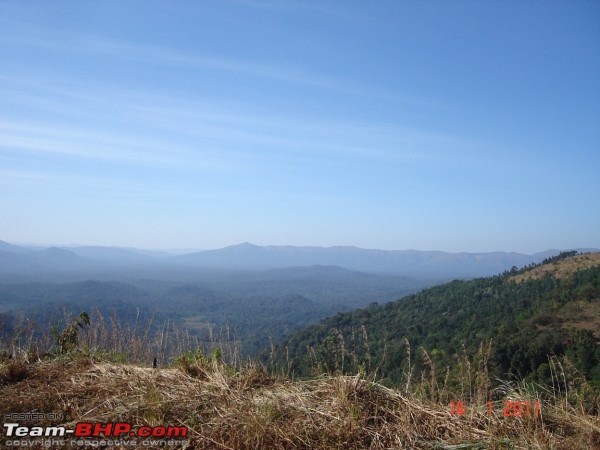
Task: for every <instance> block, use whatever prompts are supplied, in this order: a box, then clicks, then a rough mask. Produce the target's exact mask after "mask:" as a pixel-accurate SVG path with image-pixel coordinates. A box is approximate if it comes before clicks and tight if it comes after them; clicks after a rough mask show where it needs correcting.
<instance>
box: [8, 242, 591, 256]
mask: <svg viewBox="0 0 600 450" xmlns="http://www.w3.org/2000/svg"><path fill="white" fill-rule="evenodd" d="M0 242H6V243H8V244H11V245H16V246H19V247H24V248H28V247H29V248H39V249H46V248H63V249H69V248H73V249H76V248H81V247H98V248H107V249H110V248H114V249H122V250H141V251H148V252H164V253H171V254H182V255H183V254H186V253H194V252H204V251H211V250H222V249H225V248H228V247H236V246H241V245H245V244H249V245H253V246H257V247H296V248H310V247H314V248H324V249H327V248H330V249H331V248H343V247H349V248H357V249H361V250H383V251H409V252H411V251H415V252H442V253H472V254H476V253H519V254H523V255H535V254H539V253H544V252H547V251H569V250H576V249H592V250H598V248H597V247H590V246H579V247H569V248H554V247H553V248H545V249H540V250H538V251H534V252H531V253H528V252H520V251H514V250H503V249H496V250H486V251H477V252H470V251H463V250H459V251H448V250H444V249H419V248H372V247H360V246H357V245H294V244H277V245H274V244H255V243H253V242H248V241H244V242H236V243H232V244H229V245H225V246H222V247H213V248H165V247H163V248H161V247H136V246H132V245H124V246H121V245H94V244H85V243H83V244H82V243H41V242H9V241H6V240H4V239H0Z"/></svg>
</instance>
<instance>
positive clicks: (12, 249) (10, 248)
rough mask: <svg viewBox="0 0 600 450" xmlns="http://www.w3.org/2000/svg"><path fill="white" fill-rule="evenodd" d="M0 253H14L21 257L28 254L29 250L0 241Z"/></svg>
mask: <svg viewBox="0 0 600 450" xmlns="http://www.w3.org/2000/svg"><path fill="white" fill-rule="evenodd" d="M0 252H7V253H13V254H15V255H21V254H23V253H28V252H29V250H28V249H26V248H24V247H19V246H18V245H13V244H9V243H8V242H4V241H0Z"/></svg>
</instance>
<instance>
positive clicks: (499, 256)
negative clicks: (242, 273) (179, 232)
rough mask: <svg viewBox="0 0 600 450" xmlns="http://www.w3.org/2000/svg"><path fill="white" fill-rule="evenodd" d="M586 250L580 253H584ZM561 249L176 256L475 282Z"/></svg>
mask: <svg viewBox="0 0 600 450" xmlns="http://www.w3.org/2000/svg"><path fill="white" fill-rule="evenodd" d="M580 251H581V250H580ZM558 253H560V251H559V250H549V251H547V252H543V253H538V254H534V255H525V254H521V253H505V252H493V253H447V252H441V251H417V250H370V249H362V248H358V247H294V246H266V247H260V246H256V245H253V244H249V243H244V244H239V245H234V246H231V247H225V248H223V249H219V250H207V251H203V252H196V253H191V254H187V255H181V256H177V257H174V258H172V260H173V261H175V262H177V263H179V264H184V265H189V266H194V267H219V268H237V269H248V268H253V269H260V268H265V269H266V268H283V267H292V266H313V265H324V266H339V267H342V268H345V269H350V270H358V271H362V272H376V273H389V274H402V275H406V276H412V277H421V278H422V277H427V278H446V279H448V278H471V277H478V276H486V275H492V274H495V273H499V272H503V271H504V270H510V269H511V268H512V267H513V266H517V267H522V266H525V265H528V264H531V263H538V262H541V261H542V260H544V259H545V258H547V257H548V256H552V255H556V254H558Z"/></svg>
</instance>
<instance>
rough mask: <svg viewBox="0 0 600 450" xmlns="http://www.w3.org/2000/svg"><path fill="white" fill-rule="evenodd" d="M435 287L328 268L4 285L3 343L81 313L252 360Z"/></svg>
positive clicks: (0, 289) (0, 287) (0, 306)
mask: <svg viewBox="0 0 600 450" xmlns="http://www.w3.org/2000/svg"><path fill="white" fill-rule="evenodd" d="M428 283H429V284H431V282H427V281H420V280H415V279H411V278H407V277H400V276H387V275H377V274H366V273H361V272H356V271H349V270H344V269H341V268H338V267H327V266H313V267H297V268H287V269H276V270H266V271H253V272H252V271H198V272H197V273H196V274H195V276H194V279H193V280H183V281H181V280H160V279H147V278H146V279H145V278H134V279H131V280H124V281H112V280H86V281H77V282H68V283H49V282H25V283H0V339H2V338H5V339H8V337H10V336H15V334H17V335H18V334H19V332H20V331H19V330H21V331H22V330H23V329H29V328H34V331H35V332H36V334H37V335H38V336H39V335H43V334H47V333H48V330H49V329H50V328H51V327H53V326H56V325H60V324H64V323H65V322H66V321H68V320H69V319H68V317H71V316H76V315H78V314H79V313H80V312H81V311H87V312H93V311H97V312H98V313H99V314H100V315H101V316H102V317H103V318H104V320H105V321H106V323H108V324H109V325H110V324H111V323H115V324H116V323H118V324H119V326H124V327H132V326H139V328H145V327H146V324H150V327H151V328H152V330H151V331H152V332H154V333H156V332H158V330H160V329H163V328H164V327H165V324H166V323H169V324H170V325H171V327H173V326H174V327H177V329H178V330H180V331H182V332H185V333H187V334H189V335H190V336H191V337H192V338H194V339H195V340H198V341H199V342H203V343H209V342H210V343H212V342H214V340H215V339H218V340H228V341H235V342H236V343H237V344H236V345H238V346H239V347H240V351H241V352H242V354H243V355H244V356H251V355H255V354H256V353H257V352H259V351H261V350H263V349H265V348H267V347H269V345H270V342H271V340H279V339H282V338H283V337H284V336H286V335H288V334H290V333H292V332H294V331H297V330H299V329H301V328H303V327H305V326H308V325H310V324H313V323H316V322H318V320H320V319H323V318H325V317H328V316H332V315H334V314H336V313H337V312H340V311H349V310H351V309H354V308H357V307H362V306H365V305H366V304H368V302H370V301H375V300H376V301H382V302H383V301H390V300H393V299H394V298H397V297H398V296H399V295H405V294H408V293H411V292H416V291H417V290H418V289H419V288H420V287H423V286H425V285H427V284H428ZM11 339H12V338H11ZM229 343H231V342H229Z"/></svg>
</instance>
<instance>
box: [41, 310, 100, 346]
mask: <svg viewBox="0 0 600 450" xmlns="http://www.w3.org/2000/svg"><path fill="white" fill-rule="evenodd" d="M89 324H90V316H88V314H87V313H86V312H85V311H83V312H82V313H81V314H79V317H76V318H74V319H73V320H72V321H71V322H70V323H69V324H68V325H67V326H66V327H65V328H64V330H62V331H60V332H59V331H58V325H55V326H54V327H52V330H51V331H50V332H51V334H52V337H53V338H54V344H55V346H56V352H57V353H58V354H61V355H62V354H65V353H69V352H70V351H72V350H74V349H75V348H77V345H78V344H79V332H80V331H81V330H83V329H84V328H85V327H86V326H89Z"/></svg>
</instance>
